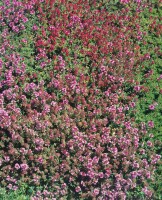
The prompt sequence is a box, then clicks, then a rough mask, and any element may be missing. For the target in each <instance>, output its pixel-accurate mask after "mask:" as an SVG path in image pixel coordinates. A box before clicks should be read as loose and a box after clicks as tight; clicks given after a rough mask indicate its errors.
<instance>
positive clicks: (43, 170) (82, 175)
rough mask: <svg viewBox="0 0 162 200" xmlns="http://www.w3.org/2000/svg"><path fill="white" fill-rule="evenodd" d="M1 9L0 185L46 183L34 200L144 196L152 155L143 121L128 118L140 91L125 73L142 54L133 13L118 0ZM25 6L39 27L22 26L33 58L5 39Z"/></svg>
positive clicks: (21, 21)
mask: <svg viewBox="0 0 162 200" xmlns="http://www.w3.org/2000/svg"><path fill="white" fill-rule="evenodd" d="M136 2H138V3H140V1H136ZM121 3H124V4H125V3H129V1H121ZM55 4H57V6H54V5H55ZM1 8H2V10H3V15H2V16H4V17H1V16H0V17H1V18H0V20H2V25H1V26H2V46H1V49H0V51H1V52H2V58H0V72H1V74H2V77H1V79H0V91H1V94H0V139H1V142H0V144H1V145H0V155H4V156H3V157H2V158H1V160H0V161H1V163H0V173H1V177H0V182H1V183H2V185H3V186H4V187H5V186H7V188H8V189H13V190H16V189H17V187H18V186H17V182H18V181H20V182H21V181H22V182H26V183H27V184H28V185H29V186H30V185H32V186H33V185H34V186H41V185H46V187H48V190H49V191H47V190H46V189H45V190H43V191H37V193H36V194H35V195H34V196H33V197H32V199H33V200H35V199H40V198H44V199H62V198H64V197H65V198H66V197H67V195H71V197H72V198H73V197H74V198H76V199H79V198H90V199H91V198H97V199H112V200H113V199H114V200H115V199H126V195H127V192H128V191H132V190H134V189H135V188H136V187H137V186H138V187H139V188H140V189H141V191H143V192H144V193H145V194H146V196H148V197H150V196H151V195H152V192H151V191H150V190H149V188H147V187H146V184H147V181H149V180H150V179H151V178H152V177H153V175H154V170H155V165H156V163H157V162H158V160H159V159H160V156H159V155H157V154H156V153H155V152H154V151H153V149H152V146H153V144H152V142H150V141H147V143H146V145H147V147H148V148H146V149H145V146H144V145H143V143H142V141H143V138H144V137H145V135H146V133H147V126H145V125H142V126H140V125H139V124H138V123H136V121H135V120H134V112H135V106H136V100H135V95H136V93H139V92H140V91H141V90H144V89H143V87H142V86H141V85H140V84H139V83H138V82H137V81H136V80H135V79H134V74H135V73H136V72H137V70H138V63H139V62H141V61H142V60H147V59H149V58H150V57H149V55H145V56H143V57H142V56H141V55H140V53H139V49H138V48H136V50H134V49H133V47H134V46H135V45H136V44H134V43H135V41H134V39H137V38H138V37H139V36H140V39H142V33H141V32H140V27H139V24H138V23H139V17H138V14H135V15H131V14H130V12H129V8H128V7H127V6H124V5H123V9H121V10H120V11H119V12H118V13H115V14H113V13H109V12H108V11H107V10H106V9H105V5H104V3H103V4H102V3H101V4H98V3H97V2H96V1H93V2H92V3H89V1H86V2H85V1H84V0H80V1H78V2H77V3H73V2H71V1H70V2H69V1H64V0H56V1H53V0H46V1H45V2H44V1H39V0H32V1H29V0H25V1H23V2H21V1H17V0H13V1H8V0H5V1H4V2H3V5H2V6H1ZM29 14H30V15H32V16H34V17H35V18H37V20H38V21H39V24H40V27H41V28H39V27H38V26H37V24H35V23H33V24H32V26H31V27H30V28H31V31H32V32H31V33H32V34H33V35H34V34H35V39H34V46H35V52H34V55H31V57H32V59H33V63H34V66H33V65H32V64H31V63H29V62H27V61H26V60H27V59H25V58H24V57H23V53H22V54H21V52H20V53H17V52H16V51H17V48H18V47H17V46H14V45H11V43H12V41H13V39H12V34H13V35H17V34H23V31H24V32H25V30H26V29H27V28H28V25H27V23H28V22H30V20H31V21H32V18H31V19H30V17H29ZM47 25H48V27H47ZM43 26H44V27H47V29H46V28H44V27H43ZM40 32H41V33H40ZM29 37H30V36H29ZM24 39H25V40H24ZM28 41H29V38H23V40H22V43H23V45H25V44H28ZM32 44H33V43H32ZM31 46H32V45H31ZM13 52H15V53H13ZM33 68H34V69H33ZM35 69H38V71H36V72H37V73H36V72H35V71H34V70H35ZM128 87H129V88H128ZM132 88H134V90H132V92H128V91H130V89H132ZM149 109H150V110H153V109H154V108H153V107H152V105H150V106H149ZM153 127H154V123H153V121H149V122H148V129H149V128H153ZM69 191H70V194H68V193H69Z"/></svg>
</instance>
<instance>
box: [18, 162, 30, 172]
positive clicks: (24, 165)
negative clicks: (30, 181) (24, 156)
mask: <svg viewBox="0 0 162 200" xmlns="http://www.w3.org/2000/svg"><path fill="white" fill-rule="evenodd" d="M20 166H21V169H22V170H23V171H26V170H27V169H28V168H29V167H28V165H27V164H21V165H20Z"/></svg>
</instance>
